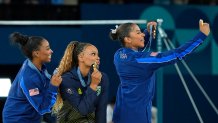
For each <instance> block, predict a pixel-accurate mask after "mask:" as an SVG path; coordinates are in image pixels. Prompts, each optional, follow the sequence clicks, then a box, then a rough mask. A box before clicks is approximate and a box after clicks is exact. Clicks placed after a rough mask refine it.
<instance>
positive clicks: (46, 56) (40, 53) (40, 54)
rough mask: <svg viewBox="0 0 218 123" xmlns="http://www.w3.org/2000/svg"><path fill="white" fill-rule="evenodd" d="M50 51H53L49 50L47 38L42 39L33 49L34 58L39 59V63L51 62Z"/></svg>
mask: <svg viewBox="0 0 218 123" xmlns="http://www.w3.org/2000/svg"><path fill="white" fill-rule="evenodd" d="M52 53H53V51H52V50H51V48H50V46H49V42H48V41H47V40H43V41H42V42H41V45H40V46H39V49H38V50H36V51H34V55H35V56H37V57H35V58H37V59H38V61H41V63H45V62H51V55H52Z"/></svg>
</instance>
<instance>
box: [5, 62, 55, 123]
mask: <svg viewBox="0 0 218 123" xmlns="http://www.w3.org/2000/svg"><path fill="white" fill-rule="evenodd" d="M50 77H51V76H50V74H48V72H47V70H46V67H45V65H43V67H42V70H41V71H39V70H38V69H37V68H36V67H35V66H34V65H33V63H32V62H31V61H30V60H29V59H27V60H25V61H24V63H23V65H22V67H21V69H20V70H19V72H18V74H17V76H16V78H15V80H14V82H13V83H12V86H11V89H10V92H9V95H8V97H7V100H6V103H5V106H4V109H3V122H4V123H15V122H16V123H40V120H41V115H43V114H45V113H47V112H50V111H51V107H52V106H53V105H54V103H55V101H56V96H57V90H58V87H56V86H53V85H51V84H50Z"/></svg>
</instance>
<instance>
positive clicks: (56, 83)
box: [51, 74, 62, 86]
mask: <svg viewBox="0 0 218 123" xmlns="http://www.w3.org/2000/svg"><path fill="white" fill-rule="evenodd" d="M61 82H62V77H61V76H60V75H58V74H54V75H53V76H52V77H51V84H52V85H54V86H59V85H60V84H61Z"/></svg>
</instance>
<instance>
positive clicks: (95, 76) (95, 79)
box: [90, 64, 102, 91]
mask: <svg viewBox="0 0 218 123" xmlns="http://www.w3.org/2000/svg"><path fill="white" fill-rule="evenodd" d="M101 77H102V74H101V72H100V71H99V70H98V67H97V65H96V64H94V65H93V72H92V75H91V78H92V80H91V84H90V87H91V88H92V89H93V90H95V91H96V89H97V86H98V85H99V83H100V82H101Z"/></svg>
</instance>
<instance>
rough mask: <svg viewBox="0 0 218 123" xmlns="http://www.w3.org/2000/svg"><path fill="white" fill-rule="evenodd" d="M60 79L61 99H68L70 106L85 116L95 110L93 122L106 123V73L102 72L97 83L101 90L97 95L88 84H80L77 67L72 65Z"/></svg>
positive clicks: (107, 82) (107, 80) (107, 81)
mask: <svg viewBox="0 0 218 123" xmlns="http://www.w3.org/2000/svg"><path fill="white" fill-rule="evenodd" d="M62 79H63V80H62V83H61V85H60V93H61V96H62V98H63V101H68V102H69V103H70V105H71V106H73V107H74V108H75V109H77V111H78V112H79V113H80V114H81V116H87V115H88V114H90V113H92V112H95V119H94V120H95V123H106V108H107V98H108V84H109V79H108V77H107V75H106V74H105V73H102V79H101V82H100V84H99V86H101V92H100V94H99V95H98V94H97V93H96V91H94V90H92V89H91V88H90V86H89V84H88V85H86V86H85V87H84V86H82V84H81V82H80V80H79V77H78V74H77V67H74V68H72V69H71V71H69V72H66V73H65V74H63V75H62ZM83 79H86V78H83ZM63 112H64V111H63ZM63 118H64V117H63ZM75 120H76V119H75ZM72 122H77V121H72Z"/></svg>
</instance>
